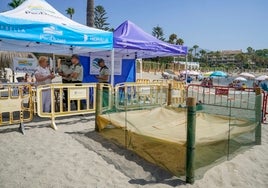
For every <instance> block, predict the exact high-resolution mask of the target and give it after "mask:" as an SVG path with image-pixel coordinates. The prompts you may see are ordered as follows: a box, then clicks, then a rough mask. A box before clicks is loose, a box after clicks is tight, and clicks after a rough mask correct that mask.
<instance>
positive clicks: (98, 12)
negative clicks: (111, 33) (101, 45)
mask: <svg viewBox="0 0 268 188" xmlns="http://www.w3.org/2000/svg"><path fill="white" fill-rule="evenodd" d="M107 19H108V17H107V16H106V11H105V9H104V7H103V6H101V5H98V6H96V7H95V10H94V26H95V27H96V28H98V29H103V30H109V27H108V26H109V23H107Z"/></svg>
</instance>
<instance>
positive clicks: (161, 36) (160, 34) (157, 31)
mask: <svg viewBox="0 0 268 188" xmlns="http://www.w3.org/2000/svg"><path fill="white" fill-rule="evenodd" d="M152 35H153V36H155V37H156V38H158V39H159V40H162V41H164V40H165V38H164V31H163V29H162V27H159V26H156V27H153V31H152Z"/></svg>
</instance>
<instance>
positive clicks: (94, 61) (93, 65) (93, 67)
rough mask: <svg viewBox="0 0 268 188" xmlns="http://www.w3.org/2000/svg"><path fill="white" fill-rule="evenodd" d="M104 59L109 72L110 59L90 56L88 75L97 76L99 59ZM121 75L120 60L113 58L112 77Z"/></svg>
mask: <svg viewBox="0 0 268 188" xmlns="http://www.w3.org/2000/svg"><path fill="white" fill-rule="evenodd" d="M100 58H101V59H104V62H105V65H106V66H107V67H108V68H109V70H110V71H111V57H107V58H104V57H100V56H90V72H89V74H90V75H99V72H100V67H99V65H98V60H99V59H100ZM121 74H122V59H121V58H114V75H121Z"/></svg>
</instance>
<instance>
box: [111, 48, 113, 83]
mask: <svg viewBox="0 0 268 188" xmlns="http://www.w3.org/2000/svg"><path fill="white" fill-rule="evenodd" d="M111 85H112V86H113V85H114V48H113V49H112V51H111Z"/></svg>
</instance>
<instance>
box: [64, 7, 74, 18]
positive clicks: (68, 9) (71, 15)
mask: <svg viewBox="0 0 268 188" xmlns="http://www.w3.org/2000/svg"><path fill="white" fill-rule="evenodd" d="M65 11H66V14H68V15H69V16H70V19H71V20H72V19H73V15H74V13H75V11H74V8H67V9H66V10H65Z"/></svg>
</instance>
